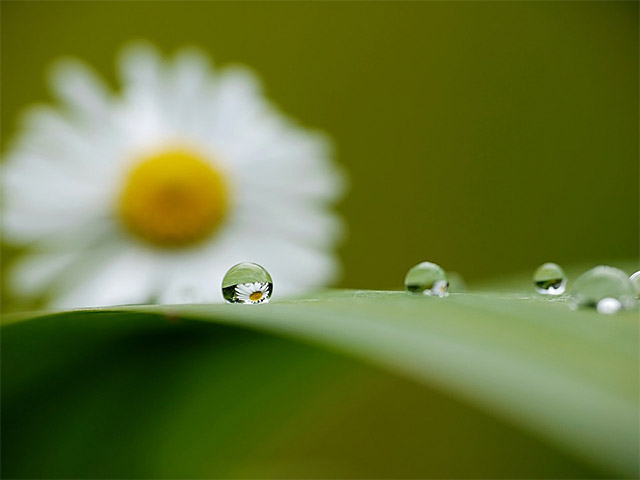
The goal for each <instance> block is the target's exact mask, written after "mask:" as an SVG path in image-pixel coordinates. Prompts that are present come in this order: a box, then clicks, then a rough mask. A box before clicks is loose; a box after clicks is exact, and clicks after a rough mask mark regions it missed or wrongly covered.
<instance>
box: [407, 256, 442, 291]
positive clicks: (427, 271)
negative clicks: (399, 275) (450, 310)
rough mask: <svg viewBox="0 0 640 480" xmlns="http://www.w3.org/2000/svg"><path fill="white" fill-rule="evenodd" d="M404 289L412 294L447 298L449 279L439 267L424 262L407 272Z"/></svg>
mask: <svg viewBox="0 0 640 480" xmlns="http://www.w3.org/2000/svg"><path fill="white" fill-rule="evenodd" d="M404 288H406V289H407V291H409V292H411V293H423V294H425V295H435V296H438V297H446V296H447V289H448V288H449V279H448V278H447V274H446V273H445V271H444V270H443V269H442V268H441V267H440V266H439V265H436V264H435V263H431V262H422V263H419V264H418V265H416V266H415V267H413V268H412V269H411V270H409V271H408V272H407V276H406V277H404Z"/></svg>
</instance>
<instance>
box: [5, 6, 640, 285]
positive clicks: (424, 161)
mask: <svg viewBox="0 0 640 480" xmlns="http://www.w3.org/2000/svg"><path fill="white" fill-rule="evenodd" d="M137 38H146V39H149V40H151V41H153V42H155V43H157V44H158V45H159V46H160V47H161V48H162V49H163V50H164V51H165V52H171V51H173V50H174V49H176V48H178V47H180V46H183V45H190V44H195V45H199V46H202V47H204V48H206V49H207V50H208V51H210V53H211V55H212V56H213V58H214V60H215V61H216V62H217V64H218V65H228V64H230V63H244V64H246V65H249V66H251V67H253V68H254V69H255V70H256V71H257V72H258V73H259V74H260V76H261V77H262V79H263V81H264V84H265V88H266V92H267V94H268V95H269V96H270V97H271V98H272V99H274V100H275V101H276V102H277V103H278V104H279V105H280V106H281V107H282V109H283V110H284V111H285V112H287V113H288V114H290V115H292V116H293V117H295V118H298V119H300V120H301V121H302V122H303V123H304V124H305V125H308V126H312V127H315V128H319V129H322V130H324V131H326V132H328V133H329V134H330V135H331V136H332V137H333V138H334V139H335V143H336V145H337V150H338V160H339V162H340V163H341V164H343V165H344V166H345V167H346V169H347V170H348V172H349V176H350V179H351V190H350V194H349V195H348V196H347V197H346V199H345V200H344V202H343V203H342V204H341V206H340V210H341V212H342V214H343V215H344V217H345V218H346V220H347V223H348V225H349V230H350V235H349V238H348V240H347V242H346V243H345V244H344V245H343V247H342V249H341V254H342V258H343V263H344V276H343V280H342V285H343V286H355V287H366V288H388V287H395V286H398V285H399V284H400V283H401V281H402V278H403V276H404V274H405V272H406V270H407V269H408V267H410V266H411V265H413V264H415V263H417V262H418V261H421V260H425V259H429V260H432V261H435V262H437V263H439V264H441V265H442V266H443V267H444V268H445V269H450V270H455V271H458V272H461V273H462V274H463V275H464V276H465V278H466V279H467V280H471V281H473V280H475V279H479V278H482V277H489V276H494V275H500V274H502V273H505V272H513V271H521V270H528V269H533V268H534V267H535V266H536V265H537V264H539V263H541V262H543V261H547V260H553V261H556V262H559V263H570V262H575V261H593V262H594V263H596V262H599V261H601V259H602V258H637V256H638V235H639V231H638V217H639V210H638V204H639V202H638V198H639V186H638V174H639V169H638V143H639V138H638V53H639V50H638V3H637V2H473V3H467V2H379V3H378V2H375V3H369V2H259V3H252V2H14V1H8V2H2V100H3V105H2V137H3V140H6V138H7V137H8V136H10V134H12V133H13V132H15V130H16V120H17V118H18V114H19V112H20V110H21V109H22V108H23V107H25V106H27V105H29V104H31V103H33V102H43V101H44V102H46V101H49V100H50V97H49V95H48V93H47V90H46V87H45V83H44V78H45V73H46V71H47V66H48V65H50V64H51V62H52V61H54V60H55V59H56V58H58V57H60V56H61V55H72V56H77V57H80V58H83V59H85V60H87V61H88V62H89V63H90V64H92V65H94V66H95V67H96V68H97V69H98V70H99V71H100V72H101V73H102V74H104V75H105V76H107V78H109V79H110V80H111V81H112V82H113V84H114V85H115V81H116V80H115V74H114V68H113V61H114V55H115V53H116V52H117V50H118V49H119V48H120V47H121V46H122V45H123V43H125V42H127V41H129V40H133V39H137ZM3 143H4V144H5V145H6V142H3ZM5 257H6V255H5ZM5 260H6V258H5Z"/></svg>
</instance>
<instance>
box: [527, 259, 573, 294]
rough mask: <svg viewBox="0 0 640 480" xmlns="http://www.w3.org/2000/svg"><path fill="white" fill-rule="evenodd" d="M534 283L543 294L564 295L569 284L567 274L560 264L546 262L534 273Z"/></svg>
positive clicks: (537, 290)
mask: <svg viewBox="0 0 640 480" xmlns="http://www.w3.org/2000/svg"><path fill="white" fill-rule="evenodd" d="M533 285H534V286H535V289H536V292H538V293H540V294H542V295H562V294H563V293H564V290H565V286H566V285H567V276H566V275H565V273H564V270H562V268H561V267H560V265H558V264H556V263H551V262H549V263H544V264H542V265H540V266H539V267H538V268H537V269H536V271H535V272H534V273H533Z"/></svg>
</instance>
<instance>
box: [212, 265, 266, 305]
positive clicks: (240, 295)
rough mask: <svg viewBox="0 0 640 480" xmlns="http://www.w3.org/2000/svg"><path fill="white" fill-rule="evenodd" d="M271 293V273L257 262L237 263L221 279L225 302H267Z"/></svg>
mask: <svg viewBox="0 0 640 480" xmlns="http://www.w3.org/2000/svg"><path fill="white" fill-rule="evenodd" d="M272 293H273V281H272V280H271V275H269V272H267V271H266V270H265V269H264V267H262V266H260V265H258V264H257V263H250V262H244V263H238V264H237V265H234V266H233V267H231V268H230V269H229V270H228V271H227V273H226V274H225V276H224V278H223V279H222V296H223V297H224V299H225V300H226V301H227V303H244V304H256V303H267V302H268V301H269V298H271V294H272Z"/></svg>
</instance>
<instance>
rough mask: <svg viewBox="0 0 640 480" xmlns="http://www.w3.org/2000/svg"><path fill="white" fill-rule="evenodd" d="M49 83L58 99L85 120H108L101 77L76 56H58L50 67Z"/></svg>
mask: <svg viewBox="0 0 640 480" xmlns="http://www.w3.org/2000/svg"><path fill="white" fill-rule="evenodd" d="M50 81H51V86H52V88H53V90H54V92H55V93H56V94H57V95H58V96H59V97H60V99H61V100H62V101H63V102H64V103H66V104H67V105H69V106H70V107H71V109H72V111H73V112H74V113H76V114H78V115H79V116H80V117H82V119H83V120H84V121H89V122H95V123H104V122H108V121H109V120H110V118H109V113H110V103H111V99H110V95H109V92H108V90H107V88H106V86H105V84H104V83H103V82H102V80H101V79H100V78H99V77H97V76H96V75H95V73H94V72H93V71H92V70H91V68H90V67H89V66H88V65H86V64H85V63H83V62H80V61H78V60H72V59H68V60H61V61H59V62H58V63H57V64H56V65H55V66H54V68H53V69H52V72H51V75H50Z"/></svg>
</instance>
